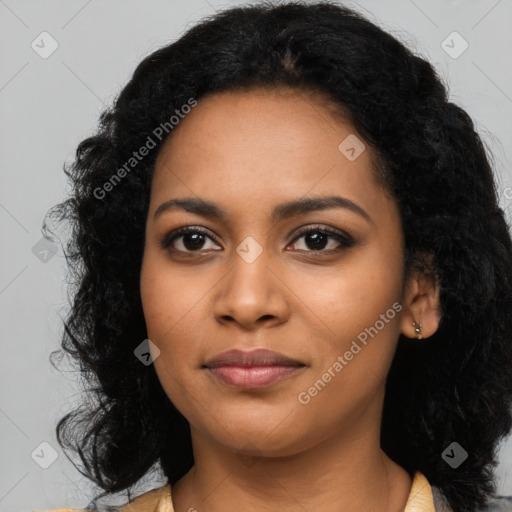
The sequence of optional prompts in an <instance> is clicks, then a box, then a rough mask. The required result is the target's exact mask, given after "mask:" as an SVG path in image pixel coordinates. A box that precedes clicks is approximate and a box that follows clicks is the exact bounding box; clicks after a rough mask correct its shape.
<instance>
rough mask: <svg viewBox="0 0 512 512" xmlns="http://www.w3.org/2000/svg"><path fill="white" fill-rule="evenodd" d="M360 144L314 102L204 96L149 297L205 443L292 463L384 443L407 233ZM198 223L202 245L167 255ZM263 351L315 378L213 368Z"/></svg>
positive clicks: (166, 377) (158, 186)
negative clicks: (343, 446) (354, 445)
mask: <svg viewBox="0 0 512 512" xmlns="http://www.w3.org/2000/svg"><path fill="white" fill-rule="evenodd" d="M347 137H348V139H347ZM355 137H357V138H358V139H359V140H358V139H356V138H355ZM361 142H363V141H362V138H361V137H360V136H358V135H357V133H355V129H354V128H353V127H352V126H351V125H350V124H348V123H342V122H340V121H339V120H335V119H333V118H332V117H331V116H330V114H329V113H328V111H327V110H325V109H324V107H322V106H321V103H320V102H319V101H318V98H317V97H316V96H315V95H313V94H312V93H306V92H300V93H298V92H296V91H293V90H289V89H284V88H283V89H280V90H278V91H276V92H270V91H268V90H267V91H265V90H253V91H251V92H225V93H220V94H215V95H212V96H210V97H207V98H204V99H202V100H200V101H199V102H198V104H197V106H196V107H195V108H193V109H192V111H191V112H190V113H189V114H187V115H186V116H185V117H184V119H182V120H181V121H180V124H179V125H178V126H177V127H176V128H174V130H173V133H172V134H171V136H170V138H169V139H168V140H167V142H166V144H165V145H164V147H163V148H162V151H161V153H160V154H159V157H158V159H157V162H156V168H155V174H154V178H153V182H152V189H151V201H150V208H149V215H148V218H147V224H146V242H145V250H144V258H143V264H142V269H141V282H140V284H141V296H142V302H143V308H144V315H145V319H146V324H147V330H148V337H149V339H150V340H151V341H152V342H153V343H154V344H155V345H156V346H157V347H158V349H159V350H160V353H159V355H158V356H156V357H155V360H154V365H155V369H156V372H157V374H158V377H159V379H160V381H161V383H162V386H163V388H164V389H165V391H166V393H167V395H168V397H169V398H170V400H171V401H172V402H173V403H174V404H175V406H176V407H177V408H178V409H179V410H180V411H181V413H182V414H183V415H184V416H185V417H186V418H187V420H188V421H189V423H190V425H191V429H192V435H193V436H203V438H208V439H209V441H210V442H215V443H219V444H220V445H222V446H224V447H227V448H230V449H233V450H237V451H238V450H240V451H242V452H247V453H257V454H261V455H269V456H279V455H287V454H293V453H297V452H299V451H301V450H305V449H307V448H308V447H312V446H314V445H315V444H318V443H319V442H320V441H321V440H323V439H325V438H326V437H327V436H332V435H343V436H350V435H354V436H358V435H361V434H362V433H363V432H367V431H368V429H373V431H374V432H375V431H379V429H380V414H381V405H382V400H383V396H384V385H385V378H386V375H387V372H388V370H389V367H390V364H391V361H392V358H393V354H394V351H395V347H396V343H397V339H398V336H399V334H400V331H401V324H402V319H401V318H402V314H401V313H400V310H401V308H402V306H401V300H402V289H403V288H402V286H403V274H402V269H403V235H402V228H401V223H400V217H399V212H398V209H397V207H396V204H395V203H394V202H393V201H392V200H390V199H389V198H388V196H387V195H386V194H385V193H384V191H383V189H382V188H381V187H380V186H379V185H378V184H377V183H376V182H375V181H374V177H373V174H372V169H371V152H370V148H369V147H366V149H363V147H361V146H359V145H358V144H361ZM351 148H352V149H351ZM185 198H187V199H190V200H193V201H194V204H192V203H189V205H188V206H186V205H184V206H183V207H178V206H174V207H173V206H171V205H169V207H168V208H165V209H164V208H162V209H160V210H159V213H158V214H157V215H155V213H156V212H157V210H158V209H159V207H160V206H161V205H163V204H164V203H166V202H168V201H171V200H176V199H180V200H184V199H185ZM319 198H339V199H337V200H336V201H337V202H332V203H331V202H329V205H328V207H325V206H326V204H324V205H323V206H324V207H320V206H322V203H320V202H317V203H313V202H311V200H313V199H316V200H318V199H319ZM308 201H310V203H309V206H311V207H310V208H308V207H307V206H308V203H307V202H308ZM303 202H305V204H302V203H303ZM206 203H208V205H209V206H208V207H207V206H205V205H206ZM315 204H316V206H315ZM194 205H195V206H198V205H199V206H201V208H195V207H194V208H192V206H194ZM283 205H287V206H286V207H283ZM313 206H314V207H313ZM193 210H194V211H193ZM186 225H188V226H192V227H193V228H194V229H197V230H199V231H200V232H199V233H198V232H196V233H195V234H194V233H192V234H183V233H181V234H178V235H177V236H176V238H175V239H174V240H172V241H171V242H170V243H169V245H168V246H167V247H163V245H162V241H165V239H166V237H167V241H169V239H170V238H171V237H169V235H170V234H171V233H173V232H174V231H175V230H178V229H179V228H181V227H183V226H186ZM325 229H328V230H331V231H332V232H333V233H334V235H332V234H331V233H327V234H323V231H322V230H325ZM338 234H339V235H340V236H339V238H337V235H338ZM257 348H258V349H259V348H263V349H268V350H273V351H277V352H280V353H281V354H283V355H284V356H286V357H288V358H291V359H292V360H294V361H296V362H297V363H300V365H297V366H294V367H290V366H287V367H283V366H281V367H279V366H274V367H273V369H272V368H270V371H269V372H268V373H270V374H273V375H278V377H279V378H278V379H277V380H274V381H271V382H268V381H266V380H264V379H263V380H258V375H261V374H262V373H263V374H265V371H267V370H268V369H267V370H264V369H263V370H262V369H261V367H260V368H259V369H258V368H254V367H253V368H252V369H251V368H248V367H245V368H239V367H238V368H237V367H236V366H231V367H228V368H226V367H225V368H224V369H221V370H212V369H211V368H208V367H206V366H205V365H207V363H208V362H209V361H210V360H211V359H212V358H214V357H215V356H217V355H219V354H220V353H222V352H225V351H228V350H231V349H239V350H241V351H252V350H253V349H257ZM155 354H156V352H155ZM272 372H274V373H272ZM280 372H281V373H280ZM221 374H223V375H225V376H227V377H226V378H228V379H229V378H231V379H232V380H231V381H229V382H227V381H223V380H222V379H221V378H220V377H219V375H221ZM233 379H234V380H233Z"/></svg>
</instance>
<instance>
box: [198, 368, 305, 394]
mask: <svg viewBox="0 0 512 512" xmlns="http://www.w3.org/2000/svg"><path fill="white" fill-rule="evenodd" d="M302 368H304V367H303V366H286V365H271V366H218V367H217V368H208V369H209V370H210V372H211V373H212V374H213V375H214V376H215V377H217V379H219V380H220V381H222V382H223V383H224V384H227V385H228V386H233V387H236V388H238V389H259V388H263V387H265V386H269V385H270V384H273V383H274V382H276V381H278V380H281V379H285V378H286V377H289V376H290V375H292V374H293V373H295V372H296V371H297V370H300V369H302Z"/></svg>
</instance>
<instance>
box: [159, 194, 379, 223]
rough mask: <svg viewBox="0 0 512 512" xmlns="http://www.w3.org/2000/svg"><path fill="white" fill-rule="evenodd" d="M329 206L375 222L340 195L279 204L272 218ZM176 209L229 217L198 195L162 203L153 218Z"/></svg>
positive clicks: (210, 216) (204, 214)
mask: <svg viewBox="0 0 512 512" xmlns="http://www.w3.org/2000/svg"><path fill="white" fill-rule="evenodd" d="M329 208H345V209H347V210H350V211H351V212H354V213H357V214H358V215H360V216H361V217H363V218H364V219H366V220H367V221H368V222H370V223H372V224H373V220H372V218H371V217H370V215H369V214H368V213H367V212H366V211H365V210H363V208H361V207H360V206H359V205H357V204H356V203H354V202H353V201H351V200H350V199H347V198H345V197H340V196H325V197H307V198H302V199H297V200H293V201H289V202H286V203H281V204H278V205H276V206H275V207H274V209H273V210H272V220H273V221H274V222H276V223H277V222H280V221H281V220H284V219H288V218H290V217H293V216H295V215H299V214H304V213H308V212H313V211H320V210H327V209H329ZM176 209H180V210H184V211H186V212H190V213H195V214H197V215H202V216H204V217H209V218H212V219H218V220H221V221H223V222H226V221H227V217H228V216H227V213H226V212H225V211H224V210H223V209H222V208H220V207H219V206H218V205H216V204H215V203H212V202H211V201H207V200H205V199H199V198H197V197H183V198H179V199H171V200H169V201H166V202H165V203H162V204H161V205H160V206H159V207H158V208H157V209H156V211H155V214H154V216H153V220H156V218H157V217H159V216H160V215H161V214H162V213H164V212H166V211H170V210H176Z"/></svg>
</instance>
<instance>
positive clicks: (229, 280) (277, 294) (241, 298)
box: [213, 253, 289, 330]
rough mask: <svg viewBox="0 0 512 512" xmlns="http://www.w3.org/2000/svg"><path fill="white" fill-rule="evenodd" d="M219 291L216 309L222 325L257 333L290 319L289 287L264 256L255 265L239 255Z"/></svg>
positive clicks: (216, 315)
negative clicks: (235, 326) (230, 325)
mask: <svg viewBox="0 0 512 512" xmlns="http://www.w3.org/2000/svg"><path fill="white" fill-rule="evenodd" d="M215 290H216V291H215V295H214V306H213V310H214V315H215V319H216V320H217V322H219V323H221V324H225V325H228V324H229V323H233V324H238V325H239V326H240V327H242V328H243V329H245V330H254V329H257V328H261V327H262V326H266V327H272V326H276V325H279V324H281V323H283V322H286V321H287V319H288V317H289V302H288V301H287V297H286V290H287V288H286V286H285V284H284V283H283V280H282V277H281V276H279V273H278V271H277V270H276V269H272V268H270V267H269V261H268V259H267V258H266V257H265V256H264V253H262V254H261V255H260V256H259V257H258V258H257V259H256V260H255V261H253V262H252V263H248V262H247V261H245V260H244V259H243V258H241V257H240V256H238V255H235V257H234V263H233V266H232V268H231V269H230V270H229V271H228V273H227V274H226V275H225V277H224V278H223V279H222V280H221V281H220V283H219V286H218V287H216V289H215Z"/></svg>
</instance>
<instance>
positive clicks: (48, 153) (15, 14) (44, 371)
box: [0, 0, 512, 512]
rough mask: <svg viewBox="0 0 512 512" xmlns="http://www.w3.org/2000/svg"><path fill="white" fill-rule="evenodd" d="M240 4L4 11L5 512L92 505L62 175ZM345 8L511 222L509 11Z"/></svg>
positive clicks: (508, 449)
mask: <svg viewBox="0 0 512 512" xmlns="http://www.w3.org/2000/svg"><path fill="white" fill-rule="evenodd" d="M253 3H254V2H253ZM236 4H242V2H235V1H232V2H220V1H216V0H172V1H170V0H152V1H147V0H130V1H128V0H124V1H122V2H121V1H117V2H116V1H113V0H88V1H87V0H66V1H64V0H60V1H57V0H47V1H45V2H39V1H36V0H33V1H27V0H0V40H1V46H0V48H1V50H0V51H1V67H0V111H1V134H2V136H1V142H0V144H1V146H0V159H1V182H0V226H1V230H2V231H1V233H2V245H1V249H0V258H1V265H0V308H1V322H0V329H1V343H2V345H1V346H2V357H1V358H0V365H1V368H0V379H1V388H0V429H1V430H0V432H1V436H0V443H1V444H0V453H1V458H0V464H1V467H0V512H11V511H22V510H25V511H28V510H33V509H43V508H52V507H53V508H57V507H64V506H69V507H76V508H79V507H85V506H86V505H87V503H89V500H90V498H91V494H90V491H91V487H90V485H89V483H88V481H87V480H86V479H85V478H84V477H83V476H82V475H81V474H80V473H79V472H78V471H76V469H75V468H74V466H73V465H72V464H71V463H70V462H69V460H68V459H67V458H66V456H65V455H64V453H63V452H62V451H61V449H60V447H59V445H58V443H57V441H56V438H55V425H56V423H57V421H58V419H59V418H60V417H62V416H63V415H64V413H66V412H67V411H69V410H70V409H72V408H73V406H74V404H76V403H78V401H79V398H80V396H79V387H78V379H77V375H76V374H75V373H72V372H57V371H56V370H55V369H54V368H53V367H52V366H51V365H50V362H49V359H48V358H49V354H50V352H51V351H52V350H55V349H57V348H59V341H60V336H61V334H62V320H61V318H62V317H64V315H65V313H66V308H67V300H68V298H67V291H66V287H65V284H64V275H65V270H66V262H65V259H64V256H63V253H62V250H61V248H60V247H58V246H57V247H56V252H55V253H54V250H55V248H54V247H52V246H45V245H44V241H41V238H42V233H41V226H42V221H43V218H44V216H45V214H46V212H47V211H48V209H49V208H50V207H51V206H53V205H54V204H56V203H57V202H59V201H61V200H62V199H63V198H64V197H65V195H66V191H67V185H66V179H65V175H64V173H63V170H62V167H63V164H64V162H66V161H70V160H71V159H72V158H73V154H74V151H75V149H76V146H77V144H78V143H79V142H80V141H81V140H82V139H83V138H85V137H87V136H88V135H90V134H92V133H93V131H94V130H95V127H96V124H97V120H98V117H99V114H100V112H101V111H102V109H103V108H104V107H105V106H106V105H108V104H110V102H111V101H112V100H113V99H114V97H115V96H116V94H117V93H118V92H119V91H120V89H121V88H122V87H123V85H124V84H125V83H126V82H127V80H128V79H129V77H130V75H131V73H132V72H133V70H134V69H135V67H136V65H137V64H138V63H139V62H140V61H141V60H142V58H144V57H145V56H146V55H148V54H149V53H151V52H152V51H154V50H156V49H157V48H159V47H160V46H163V45H165V44H167V43H169V42H171V41H173V40H175V39H177V38H178V37H179V36H180V35H182V34H183V33H184V31H185V30H186V29H188V28H190V27H191V26H192V25H193V24H194V23H195V22H196V21H197V20H199V19H200V18H202V17H203V16H205V15H208V14H212V13H214V12H215V11H217V10H222V9H223V8H227V7H230V6H234V5H236ZM345 4H346V5H348V6H349V7H352V8H355V9H357V10H360V11H362V12H363V13H365V14H366V15H367V16H368V17H369V18H370V20H373V21H375V22H377V23H378V24H380V25H381V26H382V27H383V28H385V29H386V30H388V31H390V32H391V33H392V34H393V35H395V36H397V37H399V38H400V39H401V40H402V41H404V42H405V43H406V44H407V45H408V46H409V47H411V48H412V49H414V50H415V51H417V52H420V53H421V54H422V55H423V56H425V57H427V58H428V59H429V60H430V61H431V62H432V63H433V64H434V65H435V67H436V68H437V69H438V71H439V73H440V74H441V76H442V77H443V79H444V80H445V81H446V83H447V84H448V85H449V88H450V95H451V100H452V101H454V102H456V103H458V104H459V105H461V106H462V107H463V108H465V109H466V110H467V112H468V113H469V114H470V115H471V117H472V118H473V120H474V121H475V123H476V126H477V129H478V130H479V132H480V134H481V136H482V138H483V139H484V141H485V143H486V145H487V146H488V148H489V150H490V151H492V153H493V154H494V158H495V168H496V172H497V174H498V177H499V189H500V195H501V204H502V207H503V208H504V209H506V211H507V214H508V215H509V219H510V210H511V203H512V174H511V165H510V164H511V157H512V154H511V151H512V123H511V121H510V119H511V116H512V69H511V64H510V55H511V54H512V31H511V30H510V22H511V21H512V2H511V1H510V0H492V1H491V0H435V1H426V0H414V1H413V0H395V1H390V2H383V1H379V0H361V1H359V2H346V3H345ZM43 32H46V34H43V35H41V33H43ZM453 32H457V34H455V35H454V34H453ZM41 39H43V42H41ZM443 41H444V42H443ZM52 45H53V46H52ZM56 45H58V47H56V50H55V51H53V53H51V55H46V54H45V52H46V53H49V52H51V50H53V47H55V46H56ZM466 45H467V48H466ZM55 457H56V459H55ZM54 459H55V460H54ZM45 465H48V467H47V468H46V469H45V468H44V467H43V466H45ZM497 476H498V486H499V492H500V493H502V494H512V441H511V440H510V439H509V440H506V441H505V442H504V443H503V444H502V446H501V450H500V465H499V467H498V470H497ZM152 478H153V479H152V480H151V479H148V480H147V481H145V482H143V487H141V489H148V488H151V487H155V486H157V485H161V484H162V483H163V482H162V480H161V475H159V474H158V473H156V474H155V475H154V476H153V477H152Z"/></svg>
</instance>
